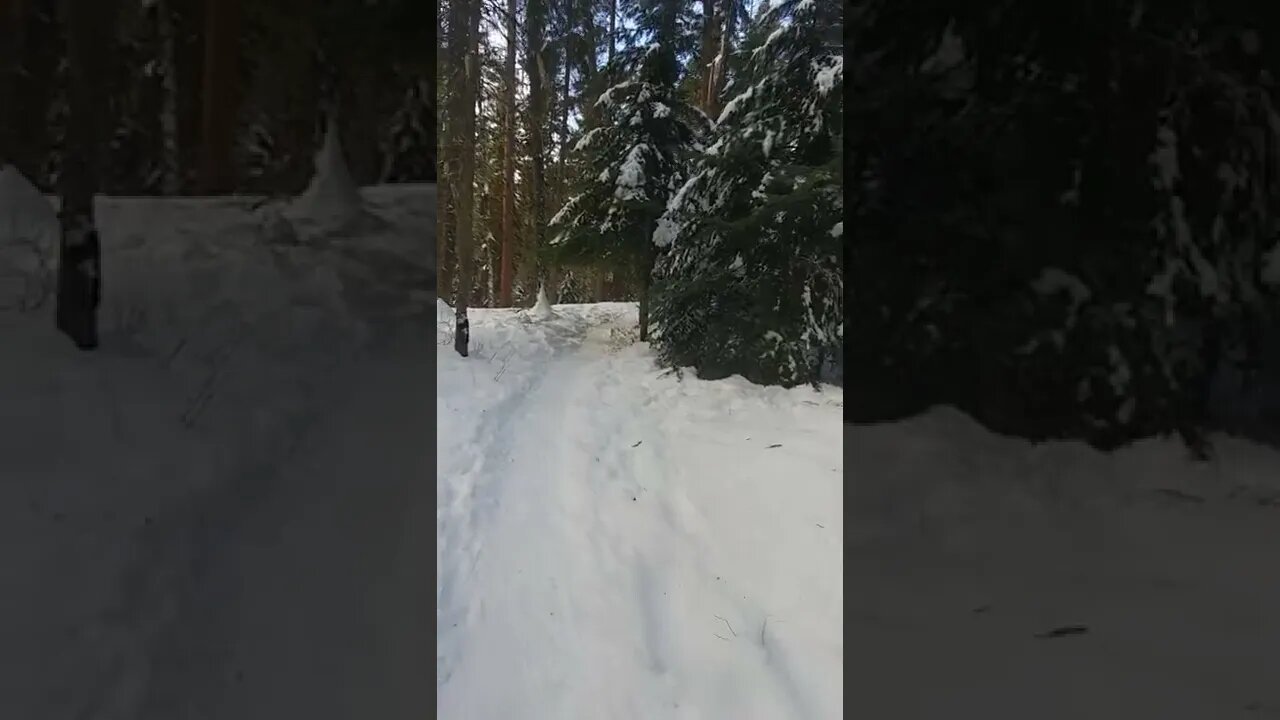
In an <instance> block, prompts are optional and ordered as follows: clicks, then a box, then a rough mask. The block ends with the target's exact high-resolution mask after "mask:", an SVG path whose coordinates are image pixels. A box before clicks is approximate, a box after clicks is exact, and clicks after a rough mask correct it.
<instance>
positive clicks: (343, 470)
mask: <svg viewBox="0 0 1280 720" xmlns="http://www.w3.org/2000/svg"><path fill="white" fill-rule="evenodd" d="M363 192H364V195H365V199H366V201H367V203H368V208H369V210H370V212H371V215H370V217H369V218H368V219H369V221H370V222H368V223H365V225H364V226H362V227H359V228H353V231H352V232H350V233H347V232H343V233H337V232H330V233H318V232H316V233H312V234H308V235H307V236H306V239H307V242H301V243H291V242H284V238H283V237H282V236H278V235H277V234H276V233H275V232H274V230H273V229H272V227H273V224H272V223H269V222H267V220H269V219H270V214H269V213H267V212H265V211H264V212H259V213H254V212H251V211H250V209H249V207H248V206H249V203H250V202H251V200H250V199H245V198H203V199H194V198H184V199H180V200H179V199H169V198H163V199H162V198H101V199H100V200H99V206H98V216H99V220H100V223H101V226H102V229H103V234H102V242H103V269H104V275H105V276H106V277H107V278H108V279H107V282H106V283H105V286H104V291H105V294H104V296H103V305H102V308H101V311H100V319H101V321H102V345H101V347H100V348H99V349H98V351H97V352H94V353H82V352H79V351H77V350H75V349H74V347H72V346H71V345H70V344H69V343H68V342H67V341H66V338H65V337H63V336H62V335H60V334H59V333H57V332H56V331H55V330H54V323H53V319H52V317H51V314H52V308H51V307H50V306H49V304H48V303H46V305H45V306H44V307H43V308H39V309H31V310H30V311H17V310H14V309H13V306H12V305H9V304H6V303H5V302H4V301H3V300H2V299H0V568H3V570H4V573H5V574H4V578H5V580H7V581H8V583H7V586H6V589H5V591H3V592H0V665H3V666H4V667H5V668H6V672H4V673H2V674H0V718H5V719H6V720H7V719H8V718H22V719H24V720H67V719H68V718H76V719H79V720H140V719H152V718H163V719H164V720H170V719H173V718H281V717H290V718H291V717H308V718H335V720H336V719H339V718H342V719H345V718H352V717H380V718H401V717H403V718H415V719H416V718H421V717H425V716H429V715H430V712H431V711H430V704H431V703H430V700H429V698H430V692H429V691H427V690H424V689H423V685H424V684H425V682H426V677H427V676H428V675H429V674H430V671H429V668H430V666H431V659H430V656H429V655H428V654H427V653H428V652H429V650H428V648H429V646H430V644H431V617H430V607H429V605H430V601H431V597H430V595H429V594H428V592H429V590H428V588H429V585H430V583H431V578H430V575H431V573H430V571H429V570H428V569H427V566H429V565H430V556H429V555H428V552H429V547H430V544H431V542H432V540H431V538H430V536H429V529H428V528H429V518H428V515H429V512H428V510H427V508H428V507H429V505H430V504H431V498H430V495H429V492H430V490H429V485H430V482H429V478H430V477H432V475H433V472H434V470H433V465H434V462H435V458H434V454H433V451H432V448H431V443H430V440H429V435H430V433H431V428H432V427H434V410H433V408H432V406H431V403H430V399H429V395H430V389H429V388H430V387H431V377H430V376H431V373H432V364H431V362H430V356H429V355H428V354H427V353H429V352H430V349H429V348H428V347H426V345H427V342H426V340H427V338H426V336H425V327H426V324H427V322H429V321H428V318H427V314H426V311H427V310H428V309H429V307H430V305H431V304H433V303H434V301H435V298H434V295H433V294H432V293H431V292H430V291H429V289H430V287H431V284H430V278H431V277H433V276H434V269H433V266H432V265H431V262H432V258H433V257H434V252H433V251H432V248H431V242H430V238H431V237H432V228H433V227H434V210H435V205H436V204H435V200H434V186H387V187H379V188H366V189H364V191H363ZM4 194H5V193H4V189H3V188H0V196H3V195H4ZM33 196H34V200H33V199H32V198H33ZM5 199H6V198H5V197H0V215H2V214H4V210H5V208H6V204H5ZM10 199H12V198H10ZM19 199H21V198H19ZM26 200H27V201H32V203H33V206H34V209H35V211H34V214H32V217H34V218H36V220H39V221H40V222H41V223H44V225H43V226H42V227H35V230H39V231H41V232H42V233H43V235H42V236H43V237H54V238H55V239H56V235H57V230H56V220H53V219H51V218H53V217H54V216H53V215H52V212H51V210H50V208H49V207H46V206H45V203H44V201H43V200H41V199H40V197H39V195H38V193H35V192H34V191H31V192H28V193H26ZM28 209H31V208H28ZM375 215H376V218H375V217H373V216H375ZM0 220H5V221H6V222H0V236H3V235H4V233H5V232H6V231H8V230H9V229H10V228H9V225H8V222H7V218H0ZM37 225H39V223H37ZM355 230H359V232H355ZM4 240H5V238H4V237H0V255H3V254H4V253H5V250H6V247H5V245H4V243H3V241H4ZM11 255H12V254H11ZM17 257H18V259H19V260H22V259H23V258H24V256H21V255H20V254H19V255H18V256H17ZM5 259H6V258H0V261H3V260H5ZM9 259H12V258H9ZM3 266H5V263H4V262H0V270H3V269H4V267H3ZM0 274H3V273H2V272H0ZM0 284H3V283H0ZM5 289H13V288H12V286H6V288H0V295H3V294H4V290H5Z"/></svg>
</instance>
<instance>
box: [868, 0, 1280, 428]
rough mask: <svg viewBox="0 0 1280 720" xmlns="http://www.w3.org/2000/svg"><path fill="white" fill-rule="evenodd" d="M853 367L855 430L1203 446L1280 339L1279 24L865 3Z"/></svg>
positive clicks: (1117, 11) (1256, 12)
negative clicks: (1233, 394)
mask: <svg viewBox="0 0 1280 720" xmlns="http://www.w3.org/2000/svg"><path fill="white" fill-rule="evenodd" d="M850 15H851V17H850V18H849V24H848V28H849V32H848V40H847V42H848V47H849V58H850V61H851V62H852V64H853V67H852V71H851V74H850V79H849V83H850V88H849V92H850V95H851V96H852V97H854V98H856V102H855V103H854V106H853V108H854V110H853V114H852V116H851V120H850V123H849V126H850V132H849V138H848V149H849V154H848V162H849V163H850V166H851V167H850V175H851V181H850V184H849V196H850V198H852V202H853V207H852V211H851V213H850V220H849V222H850V232H851V238H850V266H849V268H850V269H849V273H850V282H851V284H852V286H853V288H854V297H853V298H852V299H851V302H850V312H849V320H850V323H851V324H852V327H853V330H852V335H853V337H854V338H855V340H856V342H854V343H853V344H852V346H851V351H850V356H849V358H850V359H849V370H850V372H849V377H851V378H852V379H853V381H852V385H853V388H852V390H853V397H852V398H851V399H850V401H849V404H848V406H847V407H848V409H849V412H850V414H851V415H852V416H854V417H855V418H856V419H859V420H866V421H872V420H884V419H889V418H894V417H901V416H903V415H906V414H909V413H913V412H917V411H919V410H920V409H922V408H924V407H926V406H928V405H930V404H934V403H950V404H954V405H956V406H958V407H960V408H962V409H964V410H965V411H967V412H969V413H970V414H971V415H973V416H975V417H976V418H978V419H979V420H981V421H982V422H983V423H985V424H987V425H988V426H990V427H992V428H995V429H997V430H1000V431H1003V432H1007V433H1010V434H1015V435H1021V436H1029V437H1034V438H1050V437H1074V438H1084V439H1086V440H1088V441H1089V442H1091V443H1093V444H1095V445H1097V446H1099V447H1114V446H1116V445H1119V444H1122V443H1125V442H1128V441H1130V440H1132V439H1135V438H1140V437H1148V436H1152V435H1157V434H1162V433H1172V432H1180V433H1181V434H1182V436H1183V438H1184V439H1186V441H1187V442H1188V443H1189V444H1190V445H1191V446H1192V447H1193V448H1196V449H1198V450H1204V447H1203V436H1204V433H1205V431H1206V430H1209V429H1212V428H1213V427H1214V418H1213V413H1212V411H1211V404H1210V392H1211V389H1212V384H1213V382H1214V380H1215V378H1218V377H1220V376H1221V375H1222V374H1223V372H1224V370H1225V369H1228V368H1231V369H1235V370H1238V371H1239V375H1240V376H1241V377H1243V378H1244V382H1245V383H1246V392H1247V383H1249V382H1251V380H1250V378H1252V377H1256V372H1257V370H1258V364H1259V362H1260V360H1261V358H1262V348H1263V345H1264V341H1265V340H1266V338H1267V337H1268V336H1269V335H1270V336H1274V333H1275V329H1276V323H1277V316H1276V309H1277V306H1276V289H1277V286H1278V285H1280V254H1277V252H1276V248H1277V239H1278V235H1277V229H1278V228H1277V219H1278V218H1280V215H1277V210H1280V205H1278V203H1280V192H1278V188H1277V169H1280V167H1278V164H1277V162H1278V161H1280V155H1277V153H1278V152H1280V143H1278V142H1277V141H1278V140H1280V115H1277V113H1276V106H1275V100H1276V92H1277V90H1278V88H1277V85H1276V80H1277V78H1276V72H1277V67H1278V66H1277V61H1278V60H1280V21H1278V19H1277V16H1276V11H1275V10H1274V9H1270V6H1269V5H1267V4H1265V3H1253V2H1243V1H1240V0H1225V1H1218V2H1207V1H1202V0H1173V1H1171V2H1163V3H1146V2H1142V1H1141V0H1118V1H1108V2H1080V3H1047V4H1046V3H1012V4H1002V5H995V6H993V5H991V4H990V3H963V2H944V3H937V2H923V1H921V0H892V1H890V0H863V1H860V2H854V3H853V4H852V6H851V9H850Z"/></svg>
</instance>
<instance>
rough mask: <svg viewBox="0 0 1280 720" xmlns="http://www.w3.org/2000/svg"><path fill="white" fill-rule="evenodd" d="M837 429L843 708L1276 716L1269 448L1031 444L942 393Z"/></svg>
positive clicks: (1279, 587)
mask: <svg viewBox="0 0 1280 720" xmlns="http://www.w3.org/2000/svg"><path fill="white" fill-rule="evenodd" d="M844 446H845V452H846V454H847V457H849V458H850V459H851V462H852V466H851V468H850V479H849V490H850V492H851V496H850V499H849V505H848V518H847V521H848V528H849V530H848V532H849V541H850V552H849V555H848V557H846V559H845V560H846V566H845V572H846V578H847V582H848V583H849V586H850V588H852V590H851V592H850V594H849V598H850V613H849V617H848V618H847V622H848V623H849V625H848V633H849V638H850V643H851V645H852V648H853V652H852V654H851V657H850V659H849V667H848V672H847V677H848V678H849V682H848V685H847V686H846V691H847V693H848V697H849V709H850V716H851V717H874V718H884V719H885V720H890V719H893V720H899V719H901V720H916V719H925V718H947V717H998V718H1006V717H1008V718H1040V719H1044V720H1058V719H1059V718H1061V719H1062V720H1068V719H1072V720H1074V719H1077V718H1094V717H1098V718H1103V717H1105V718H1160V719H1161V720H1183V719H1184V718H1185V719H1186V720H1203V719H1205V718H1215V719H1220V720H1232V719H1233V718H1241V719H1242V720H1243V719H1245V718H1259V717H1280V683H1277V682H1276V679H1277V678H1280V613H1277V608H1280V564H1277V562H1276V554H1277V552H1280V454H1277V452H1276V451H1274V450H1271V449H1267V448H1263V447H1260V446H1258V445H1254V444H1251V443H1248V442H1244V441H1239V440H1231V439H1229V438H1220V439H1218V441H1217V459H1216V460H1214V461H1213V462H1212V463H1209V464H1207V465H1194V464H1193V463H1192V462H1191V461H1190V460H1189V459H1188V457H1187V453H1186V451H1185V450H1184V449H1183V448H1181V447H1180V446H1179V444H1178V443H1177V442H1176V441H1148V442H1144V443H1141V444H1139V445H1137V446H1134V447H1131V448H1127V449H1123V450H1120V451H1118V452H1116V453H1115V454H1111V455H1107V454H1102V453H1098V452H1096V451H1093V450H1090V449H1088V448H1086V447H1084V446H1081V445H1078V444H1074V443H1053V444H1046V445H1040V446H1033V445H1031V444H1028V443H1025V442H1022V441H1018V440H1011V439H1005V438H1000V437H996V436H993V435H992V434H990V433H989V432H987V431H985V430H983V429H982V428H981V427H979V426H978V425H977V424H976V423H974V422H973V421H972V420H970V419H969V418H967V417H964V416H962V415H961V414H959V413H957V412H954V411H951V410H944V409H939V410H934V411H932V412H929V413H927V414H925V415H923V416H920V417H918V418H915V419H912V420H910V421H907V422H903V423H896V424H892V425H885V426H879V427H853V426H850V427H849V428H848V429H847V431H846V434H845V438H844ZM1069 626H1084V627H1086V628H1087V630H1088V632H1087V633H1083V634H1074V635H1063V636H1060V637H1053V638H1042V637H1037V636H1038V635H1041V634H1044V633H1049V632H1051V631H1053V630H1056V629H1059V628H1063V627H1069Z"/></svg>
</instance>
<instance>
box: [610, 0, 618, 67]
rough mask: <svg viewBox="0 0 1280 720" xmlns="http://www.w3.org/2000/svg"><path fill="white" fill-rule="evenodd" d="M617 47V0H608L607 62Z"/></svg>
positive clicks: (611, 60) (611, 58) (611, 59)
mask: <svg viewBox="0 0 1280 720" xmlns="http://www.w3.org/2000/svg"><path fill="white" fill-rule="evenodd" d="M617 46H618V0H609V62H613V54H614V52H615V51H616V50H617Z"/></svg>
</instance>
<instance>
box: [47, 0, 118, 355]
mask: <svg viewBox="0 0 1280 720" xmlns="http://www.w3.org/2000/svg"><path fill="white" fill-rule="evenodd" d="M112 5H113V0H100V1H99V2H92V3H89V2H74V1H71V0H69V1H68V2H67V3H66V4H65V5H64V6H63V10H64V13H65V15H64V17H65V22H66V28H67V60H68V72H67V79H68V87H67V101H68V106H69V107H68V110H69V113H68V119H67V135H66V155H65V158H64V160H63V167H62V177H61V188H60V191H61V192H60V194H61V196H62V210H61V220H62V238H61V242H60V243H59V248H58V299H57V312H56V321H57V327H58V329H59V330H61V331H62V332H63V333H65V334H66V335H67V336H68V337H70V338H71V340H72V341H73V342H74V343H75V344H76V347H78V348H80V349H81V350H92V349H94V348H96V347H97V346H98V318H97V313H98V302H99V300H100V298H101V292H102V273H101V262H100V252H99V244H98V228H97V224H96V218H95V216H94V207H93V197H94V194H95V192H96V190H97V184H98V177H99V175H100V173H101V168H100V165H101V156H100V153H99V148H100V147H101V146H102V145H103V141H104V137H103V134H104V133H103V132H102V131H103V128H102V127H100V126H99V124H98V119H99V118H100V117H101V116H102V115H103V112H102V110H103V108H105V107H106V106H107V101H108V98H109V93H110V90H109V88H107V87H106V84H107V83H106V78H107V77H108V76H107V74H106V73H104V72H102V70H103V69H104V67H105V65H104V63H103V58H106V57H110V56H111V50H112V47H111V45H112V39H113V35H112V31H111V29H112V28H114V27H115V23H114V12H113V10H114V8H113V7H112Z"/></svg>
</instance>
